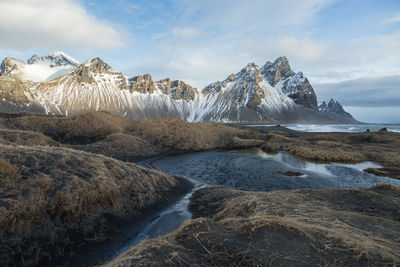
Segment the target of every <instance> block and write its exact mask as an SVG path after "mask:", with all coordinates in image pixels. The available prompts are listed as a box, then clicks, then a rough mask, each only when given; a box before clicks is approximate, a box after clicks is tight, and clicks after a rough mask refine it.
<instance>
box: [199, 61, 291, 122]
mask: <svg viewBox="0 0 400 267" xmlns="http://www.w3.org/2000/svg"><path fill="white" fill-rule="evenodd" d="M202 92H203V95H205V102H207V103H212V105H210V107H213V109H209V110H208V113H206V114H204V115H203V116H204V117H205V118H207V119H209V120H234V121H241V120H265V119H268V118H273V117H274V116H273V114H274V113H281V112H283V111H285V110H287V109H290V108H292V107H293V106H294V105H295V104H294V102H293V100H292V99H290V98H289V97H287V96H286V95H285V94H283V93H282V91H281V90H276V89H275V88H273V87H272V86H271V85H270V84H269V83H268V82H267V81H266V80H264V79H263V77H262V76H261V75H260V68H259V67H258V66H257V65H256V64H254V63H250V64H248V65H247V66H246V67H244V68H243V69H242V70H241V71H240V72H238V73H236V74H231V75H229V76H228V78H227V79H225V80H224V81H223V82H216V83H213V84H210V85H209V86H207V87H206V88H205V89H204V90H203V91H202Z"/></svg>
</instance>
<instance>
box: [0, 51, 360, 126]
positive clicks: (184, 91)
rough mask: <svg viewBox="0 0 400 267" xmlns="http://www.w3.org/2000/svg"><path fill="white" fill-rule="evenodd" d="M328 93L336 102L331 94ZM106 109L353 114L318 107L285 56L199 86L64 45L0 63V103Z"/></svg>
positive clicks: (317, 116) (229, 117) (6, 107)
mask: <svg viewBox="0 0 400 267" xmlns="http://www.w3.org/2000/svg"><path fill="white" fill-rule="evenodd" d="M332 101H333V102H332ZM83 110H105V111H109V112H113V113H119V114H121V115H123V116H128V117H130V118H132V119H137V120H141V119H153V118H160V117H171V116H174V117H180V118H182V119H184V120H187V121H191V122H196V121H220V122H231V121H269V122H323V123H328V122H356V120H355V119H354V118H353V117H352V116H351V115H350V114H349V113H347V112H345V111H344V110H343V108H342V106H341V105H340V104H339V103H338V102H336V101H334V100H331V102H329V103H328V105H327V104H325V102H323V103H322V104H321V105H320V106H319V107H318V104H317V96H316V94H315V92H314V89H313V87H312V86H311V84H310V83H309V81H308V79H307V78H306V77H304V75H303V73H302V72H297V73H295V72H294V71H292V69H291V67H290V65H289V61H288V60H287V58H286V57H279V58H278V59H276V60H275V61H274V62H269V61H268V62H266V63H265V65H263V66H262V67H261V68H260V67H259V66H257V65H256V64H254V63H249V64H247V65H246V66H245V67H243V68H242V69H241V70H240V71H239V72H237V73H236V74H230V75H228V77H227V78H226V79H225V80H223V81H217V82H214V83H212V84H210V85H208V86H206V87H205V88H204V89H202V90H198V89H196V88H194V87H193V86H191V85H189V84H187V83H185V82H183V81H180V80H171V79H170V78H166V79H163V80H159V81H153V79H152V77H151V75H150V74H144V75H139V76H135V77H127V76H125V75H123V74H122V73H121V72H118V71H116V70H114V69H113V68H111V67H110V66H109V65H108V64H107V63H105V62H104V61H103V60H101V59H100V58H91V59H88V60H86V61H85V62H83V63H82V64H80V63H79V62H78V61H77V60H75V59H73V58H72V57H70V56H68V55H66V54H65V53H63V52H54V53H51V54H48V55H46V56H37V55H34V56H32V57H31V58H30V59H29V60H28V61H27V62H26V63H25V62H24V61H21V60H18V59H14V58H5V59H4V60H3V61H2V63H1V66H0V111H32V112H40V113H46V114H64V115H70V114H73V113H78V112H81V111H83Z"/></svg>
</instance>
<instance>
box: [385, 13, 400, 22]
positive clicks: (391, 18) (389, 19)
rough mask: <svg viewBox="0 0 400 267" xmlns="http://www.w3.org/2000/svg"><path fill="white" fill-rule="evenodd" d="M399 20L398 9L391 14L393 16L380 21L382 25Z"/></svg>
mask: <svg viewBox="0 0 400 267" xmlns="http://www.w3.org/2000/svg"><path fill="white" fill-rule="evenodd" d="M396 22H400V11H399V12H397V13H396V14H394V15H393V17H390V18H386V19H384V20H383V21H382V24H383V25H386V24H392V23H396Z"/></svg>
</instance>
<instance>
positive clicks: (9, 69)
mask: <svg viewBox="0 0 400 267" xmlns="http://www.w3.org/2000/svg"><path fill="white" fill-rule="evenodd" d="M24 65H25V62H23V61H22V60H19V59H16V58H12V57H6V58H5V59H3V61H2V62H1V65H0V76H10V75H13V74H14V73H17V72H19V71H20V70H21V69H22V68H23V66H24Z"/></svg>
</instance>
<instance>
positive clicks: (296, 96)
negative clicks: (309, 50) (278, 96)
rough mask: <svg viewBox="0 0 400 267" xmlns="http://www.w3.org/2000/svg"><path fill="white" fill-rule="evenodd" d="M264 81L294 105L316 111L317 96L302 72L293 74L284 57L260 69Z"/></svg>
mask: <svg viewBox="0 0 400 267" xmlns="http://www.w3.org/2000/svg"><path fill="white" fill-rule="evenodd" d="M261 74H262V76H263V77H264V79H265V80H267V81H268V82H269V84H271V85H272V86H274V87H275V88H276V89H278V90H281V91H282V92H283V93H284V94H286V95H287V96H288V97H290V98H292V99H293V100H294V102H295V103H296V104H299V105H302V106H304V107H307V108H311V109H314V110H318V106H317V96H316V94H315V92H314V89H313V88H312V86H311V84H310V83H309V81H308V79H307V78H305V77H304V76H303V73H302V72H298V73H294V72H293V71H292V69H291V68H290V65H289V61H288V59H287V58H286V57H279V58H277V59H276V60H275V61H274V63H271V62H269V61H267V63H265V65H264V66H263V67H262V68H261Z"/></svg>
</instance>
